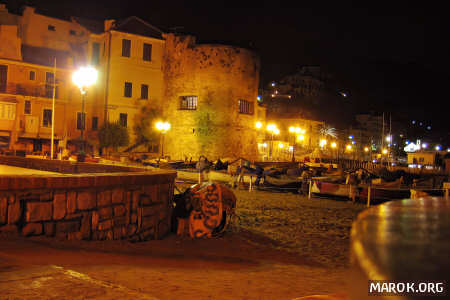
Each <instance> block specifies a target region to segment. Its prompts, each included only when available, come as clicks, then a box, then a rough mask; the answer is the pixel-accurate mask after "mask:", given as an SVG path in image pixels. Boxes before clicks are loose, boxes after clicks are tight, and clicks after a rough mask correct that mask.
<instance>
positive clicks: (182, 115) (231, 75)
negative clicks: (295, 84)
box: [163, 34, 260, 160]
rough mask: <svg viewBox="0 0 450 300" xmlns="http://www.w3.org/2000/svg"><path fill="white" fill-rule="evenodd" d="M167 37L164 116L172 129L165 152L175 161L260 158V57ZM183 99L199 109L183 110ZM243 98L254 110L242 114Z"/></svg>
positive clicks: (166, 141)
mask: <svg viewBox="0 0 450 300" xmlns="http://www.w3.org/2000/svg"><path fill="white" fill-rule="evenodd" d="M165 39H166V49H165V54H164V64H163V66H164V67H163V73H164V99H166V102H165V105H164V115H165V118H166V119H167V120H168V121H169V122H170V123H171V125H172V127H171V129H170V130H169V131H168V132H167V133H166V138H165V139H164V143H165V144H164V153H166V154H168V155H170V156H171V158H173V159H184V158H185V157H187V158H190V157H193V159H194V160H197V159H198V157H199V156H200V155H206V156H207V157H208V159H211V160H216V159H217V158H219V157H220V158H223V157H246V158H248V159H250V160H255V159H257V157H258V156H257V155H258V153H257V131H256V129H255V123H256V121H257V120H259V119H258V116H257V113H256V111H257V109H259V108H258V104H257V101H256V99H257V96H258V83H259V70H260V61H259V57H258V56H257V55H256V54H255V53H254V52H252V51H249V50H246V49H242V48H239V47H233V46H226V45H212V44H196V43H195V39H194V38H193V37H191V36H178V35H174V34H167V35H165ZM184 96H196V97H197V107H196V109H193V110H184V109H180V101H181V97H184ZM239 100H245V101H247V102H249V103H250V104H251V105H252V106H253V110H254V111H253V112H251V113H249V114H244V113H239Z"/></svg>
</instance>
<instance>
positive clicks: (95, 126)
mask: <svg viewBox="0 0 450 300" xmlns="http://www.w3.org/2000/svg"><path fill="white" fill-rule="evenodd" d="M97 129H98V117H92V130H97Z"/></svg>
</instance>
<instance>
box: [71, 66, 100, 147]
mask: <svg viewBox="0 0 450 300" xmlns="http://www.w3.org/2000/svg"><path fill="white" fill-rule="evenodd" d="M97 77H98V72H97V70H96V69H94V68H93V67H81V68H80V69H78V70H77V71H75V72H74V73H73V75H72V82H73V83H74V84H75V85H76V86H77V87H78V88H79V89H80V92H81V96H82V100H81V119H82V123H81V142H82V148H81V149H82V151H83V152H84V144H85V143H84V129H85V127H86V116H85V112H84V104H85V102H86V94H87V88H88V87H90V86H91V85H93V84H94V83H95V82H96V81H97Z"/></svg>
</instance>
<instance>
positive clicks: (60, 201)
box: [0, 171, 176, 241]
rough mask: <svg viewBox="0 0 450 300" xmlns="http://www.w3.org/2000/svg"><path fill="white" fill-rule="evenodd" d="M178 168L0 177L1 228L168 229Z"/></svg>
mask: <svg viewBox="0 0 450 300" xmlns="http://www.w3.org/2000/svg"><path fill="white" fill-rule="evenodd" d="M175 177H176V172H172V171H164V172H163V171H156V172H140V173H137V172H135V173H117V174H82V175H50V176H0V233H2V234H11V233H13V234H21V235H24V236H33V235H46V236H55V237H58V238H63V239H70V240H72V239H75V240H80V239H86V240H104V239H108V240H113V239H130V240H134V241H139V240H147V239H158V238H161V237H163V236H164V235H165V234H167V233H168V232H169V231H170V218H171V209H172V196H173V188H174V180H175Z"/></svg>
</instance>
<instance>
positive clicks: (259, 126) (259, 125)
mask: <svg viewBox="0 0 450 300" xmlns="http://www.w3.org/2000/svg"><path fill="white" fill-rule="evenodd" d="M255 126H256V128H258V129H260V128H261V127H262V123H261V122H259V121H258V122H256V124H255Z"/></svg>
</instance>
